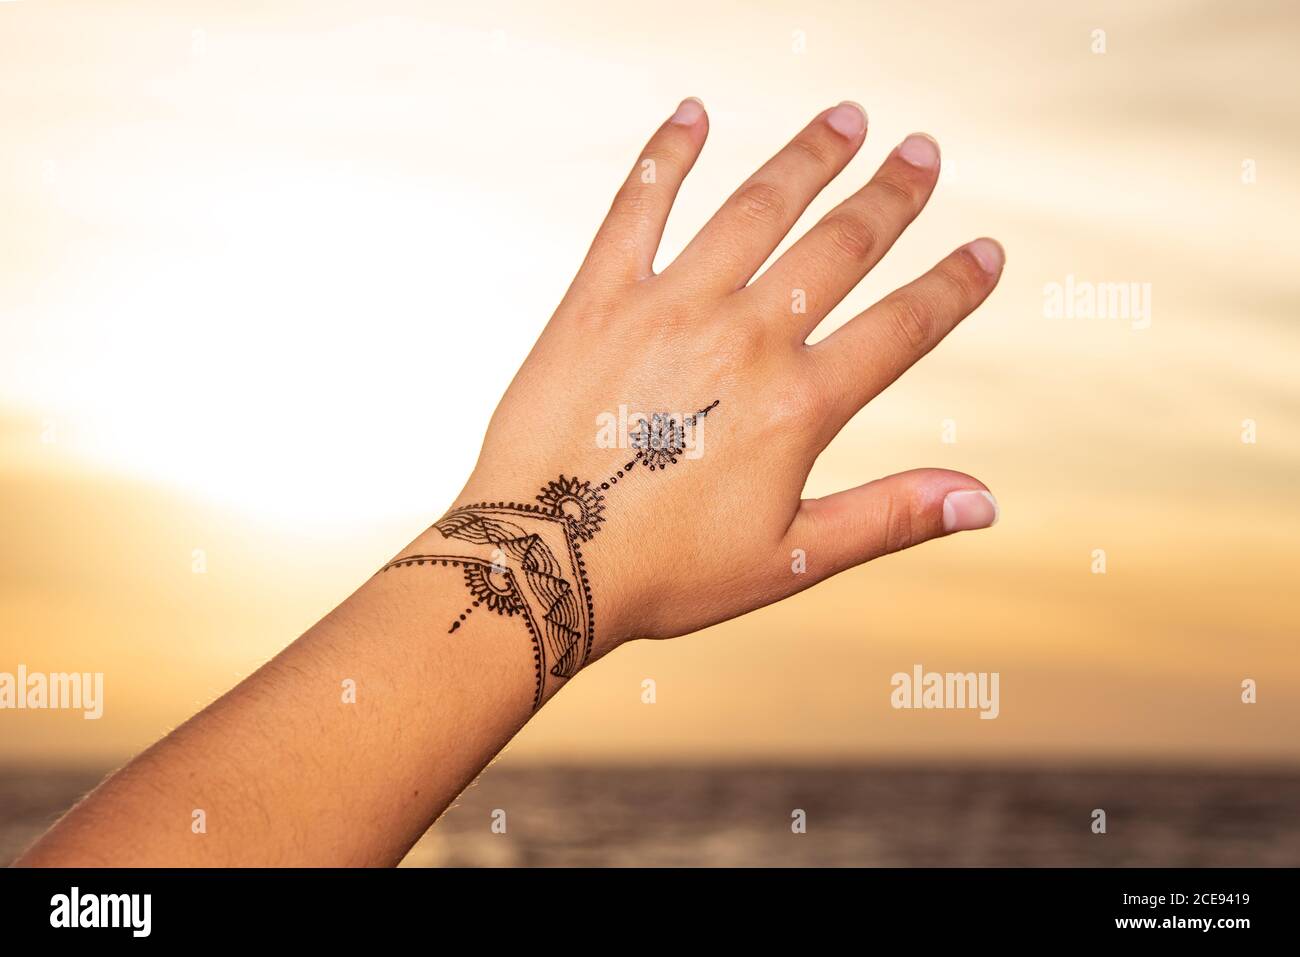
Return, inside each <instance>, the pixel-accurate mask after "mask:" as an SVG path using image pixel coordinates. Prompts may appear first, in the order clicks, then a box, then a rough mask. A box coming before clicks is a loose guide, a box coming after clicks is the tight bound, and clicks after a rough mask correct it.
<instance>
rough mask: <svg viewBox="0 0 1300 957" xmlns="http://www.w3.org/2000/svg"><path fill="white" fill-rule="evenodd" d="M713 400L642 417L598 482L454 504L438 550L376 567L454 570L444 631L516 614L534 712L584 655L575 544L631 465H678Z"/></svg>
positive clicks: (575, 481) (589, 633)
mask: <svg viewBox="0 0 1300 957" xmlns="http://www.w3.org/2000/svg"><path fill="white" fill-rule="evenodd" d="M717 406H718V402H717V401H714V402H713V403H712V404H711V405H709V406H706V407H705V408H703V409H700V410H699V411H698V412H696V413H695V414H694V415H688V416H685V417H684V418H683V419H682V421H681V422H678V421H676V420H675V419H673V418H672V417H671V416H669V415H667V414H662V413H654V414H653V415H651V416H650V417H649V418H648V419H647V418H642V419H641V420H640V422H639V424H638V426H637V428H636V430H634V431H633V432H632V433H631V434H630V436H629V444H630V445H631V446H632V448H634V449H635V450H636V452H635V454H634V455H633V456H632V457H631V459H629V460H628V461H627V462H626V463H625V464H624V465H623V467H622V468H621V469H616V470H615V471H614V472H613V473H612V474H611V475H609V476H608V477H607V478H606V479H605V480H604V481H602V482H600V483H599V484H595V483H593V482H590V481H585V480H581V479H579V478H577V477H576V476H575V477H567V476H564V475H561V476H560V477H559V478H558V479H555V480H554V481H551V482H548V483H546V485H545V486H544V487H543V488H542V489H541V490H540V491H539V492H538V494H537V496H536V498H535V500H534V501H533V502H525V503H519V502H504V501H503V502H476V503H474V504H472V505H462V506H459V507H457V508H454V509H452V510H451V511H450V512H448V513H447V514H446V515H444V516H443V517H442V518H440V519H439V520H438V521H436V522H434V524H433V528H434V529H436V530H437V531H438V532H439V533H440V534H441V535H442V542H441V545H440V547H439V548H438V549H437V550H436V551H434V552H430V553H428V554H418V555H404V556H402V557H400V558H396V559H394V560H393V561H391V562H389V563H388V564H387V565H385V566H384V567H383V568H382V569H380V573H381V574H382V573H384V572H388V571H391V570H393V569H398V568H419V567H429V568H434V567H442V568H455V569H460V570H461V573H462V574H463V576H464V580H465V586H466V588H467V590H468V593H469V604H468V605H467V606H466V607H465V610H464V611H463V612H461V613H460V615H459V616H458V617H457V618H456V619H455V620H453V621H452V622H451V625H450V627H449V628H448V629H447V633H448V634H456V633H457V632H458V631H459V630H460V628H461V626H462V625H464V624H465V623H466V622H467V621H468V620H469V618H470V616H471V615H472V614H473V613H474V612H475V611H479V612H480V613H481V612H482V611H483V610H486V611H487V612H489V613H493V614H497V615H502V616H505V617H511V618H513V617H516V616H517V617H518V618H520V619H521V620H522V622H523V625H524V627H525V629H526V630H527V632H528V635H529V638H530V639H531V641H532V647H533V670H534V674H535V679H536V681H535V687H534V692H533V707H534V708H539V707H541V704H542V702H543V701H544V700H545V699H546V692H547V690H548V688H550V687H551V686H552V685H558V684H559V683H562V682H563V681H566V680H568V679H569V678H572V677H573V676H574V675H575V674H577V673H578V670H579V669H580V668H581V667H582V666H583V665H584V664H585V663H586V661H587V658H588V657H590V655H591V646H592V642H593V640H594V639H595V634H596V624H595V605H594V602H593V601H592V597H591V581H590V579H589V578H588V576H587V566H586V562H585V561H584V559H583V557H582V545H583V544H584V543H585V542H589V541H591V539H592V538H593V537H594V536H595V535H596V534H597V533H598V532H599V531H600V527H601V524H602V523H603V522H604V521H605V515H604V512H605V504H606V503H605V497H606V493H608V492H609V491H610V489H611V488H612V487H613V486H615V485H617V484H618V483H619V482H620V481H622V480H625V479H626V478H627V477H628V475H629V474H630V473H631V472H632V471H633V469H635V468H636V467H637V466H638V465H642V466H644V467H645V468H646V469H648V470H650V471H652V472H653V471H657V470H660V469H665V468H667V467H668V466H670V465H674V464H676V462H677V461H678V459H679V458H680V457H681V456H682V455H683V453H684V452H685V451H686V427H690V426H694V425H696V424H697V423H698V422H699V420H701V419H703V418H704V417H705V416H707V415H708V414H709V413H710V412H712V411H713V410H714V409H715V408H717Z"/></svg>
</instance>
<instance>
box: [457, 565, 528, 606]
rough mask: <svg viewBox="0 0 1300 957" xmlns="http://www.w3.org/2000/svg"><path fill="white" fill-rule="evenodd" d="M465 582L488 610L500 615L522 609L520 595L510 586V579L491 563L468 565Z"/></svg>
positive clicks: (476, 598) (475, 598)
mask: <svg viewBox="0 0 1300 957" xmlns="http://www.w3.org/2000/svg"><path fill="white" fill-rule="evenodd" d="M465 584H466V585H468V586H469V592H470V594H471V595H473V596H474V600H475V601H476V602H478V603H480V604H482V605H483V606H485V607H486V608H487V609H488V611H494V612H496V613H497V614H498V615H513V614H515V613H516V612H518V611H520V607H519V596H518V595H516V594H515V590H514V589H513V588H512V587H511V586H510V580H509V579H508V578H506V576H505V574H504V573H502V572H499V571H497V570H496V569H494V568H493V567H492V566H490V565H466V566H465Z"/></svg>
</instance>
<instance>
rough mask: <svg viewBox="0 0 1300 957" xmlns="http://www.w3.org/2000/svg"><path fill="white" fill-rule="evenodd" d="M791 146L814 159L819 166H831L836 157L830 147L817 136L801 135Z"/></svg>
mask: <svg viewBox="0 0 1300 957" xmlns="http://www.w3.org/2000/svg"><path fill="white" fill-rule="evenodd" d="M790 147H791V149H793V150H794V152H796V153H798V154H800V155H801V156H803V157H804V158H806V159H810V160H812V161H813V162H814V163H816V164H817V165H818V166H831V165H832V163H833V159H834V157H833V154H832V153H831V151H830V149H829V148H828V147H827V146H826V144H825V143H824V142H822V141H821V140H819V139H817V138H816V137H813V136H809V135H804V136H800V137H798V138H797V139H795V140H794V141H793V142H791V144H790Z"/></svg>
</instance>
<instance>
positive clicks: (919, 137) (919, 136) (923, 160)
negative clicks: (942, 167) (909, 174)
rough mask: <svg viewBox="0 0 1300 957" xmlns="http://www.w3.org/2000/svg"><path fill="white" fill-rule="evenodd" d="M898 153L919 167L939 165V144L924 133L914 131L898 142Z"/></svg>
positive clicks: (928, 167)
mask: <svg viewBox="0 0 1300 957" xmlns="http://www.w3.org/2000/svg"><path fill="white" fill-rule="evenodd" d="M898 155H899V156H901V157H902V158H903V159H904V160H906V161H907V162H908V163H911V164H912V165H913V166H915V167H916V168H917V169H934V168H935V167H936V166H938V165H939V144H938V143H936V142H935V141H934V140H932V139H930V137H928V136H926V135H925V134H924V133H913V134H912V135H911V136H909V137H908V138H907V139H905V140H903V142H902V143H900V144H898Z"/></svg>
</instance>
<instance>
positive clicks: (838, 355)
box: [808, 239, 1005, 430]
mask: <svg viewBox="0 0 1300 957" xmlns="http://www.w3.org/2000/svg"><path fill="white" fill-rule="evenodd" d="M1004 261H1005V256H1004V254H1003V252H1002V247H1001V246H1000V245H998V244H997V243H996V242H995V241H993V240H992V239H977V240H975V241H974V242H972V243H967V244H966V245H965V246H963V247H961V248H960V249H958V250H957V251H956V252H954V253H952V254H950V255H949V256H947V257H946V258H945V259H944V260H943V261H942V262H940V263H939V264H938V265H937V266H935V267H934V268H933V269H931V270H930V271H929V272H927V273H926V274H925V275H924V276H922V277H921V278H919V279H916V280H914V281H913V282H910V283H908V284H907V285H906V286H904V287H903V288H902V289H897V290H895V291H894V292H892V293H890V294H889V295H888V296H886V297H885V298H884V299H882V300H881V301H880V302H878V303H876V304H875V305H874V306H872V307H871V308H870V309H867V310H866V311H865V312H862V313H860V314H859V315H857V316H855V317H854V318H853V319H850V320H849V321H848V322H847V323H845V324H844V325H843V326H841V327H840V328H839V329H837V330H835V332H834V333H832V334H831V335H829V336H827V337H826V338H825V339H823V340H822V341H821V342H819V343H817V344H816V345H814V346H812V347H810V348H809V350H808V356H809V358H810V359H811V360H812V361H813V363H814V364H815V365H816V366H818V374H819V377H820V378H822V379H823V381H826V382H829V383H830V387H831V389H832V390H833V391H834V395H833V397H832V399H831V407H832V413H831V415H830V417H829V422H828V424H830V425H831V426H833V427H834V428H835V429H837V430H838V428H839V426H840V425H842V424H843V423H845V422H847V421H848V420H849V419H850V418H852V417H853V416H854V415H855V414H856V413H857V412H858V410H859V409H861V408H862V407H863V406H864V405H866V404H867V403H868V402H869V401H871V399H872V398H874V397H875V396H876V395H878V394H879V393H880V392H881V391H883V390H884V388H885V386H887V385H889V384H890V383H891V382H893V381H894V380H895V379H897V378H898V377H899V376H900V375H902V374H903V373H904V372H906V371H907V369H908V368H910V367H911V365H912V364H913V363H914V362H916V360H917V359H919V358H921V356H923V355H925V354H926V353H927V352H929V351H930V350H931V349H933V348H934V347H935V346H936V345H937V344H938V343H939V340H941V339H942V338H943V337H944V336H946V335H947V334H948V333H949V332H951V331H952V330H953V328H954V327H955V326H956V325H957V323H959V322H961V321H962V320H963V319H965V318H966V317H967V316H968V315H970V314H971V313H972V312H974V311H975V308H976V307H977V306H978V305H979V304H980V303H981V302H983V301H984V300H985V298H986V297H987V296H988V294H989V293H990V292H992V291H993V287H994V286H996V285H997V283H998V277H999V276H1001V274H1002V264H1003V262H1004Z"/></svg>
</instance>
